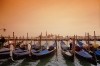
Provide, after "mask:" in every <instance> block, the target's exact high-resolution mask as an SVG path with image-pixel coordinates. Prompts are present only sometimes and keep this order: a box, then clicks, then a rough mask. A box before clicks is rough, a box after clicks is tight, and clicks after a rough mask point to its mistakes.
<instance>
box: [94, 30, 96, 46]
mask: <svg viewBox="0 0 100 66" xmlns="http://www.w3.org/2000/svg"><path fill="white" fill-rule="evenodd" d="M94 44H96V34H95V31H94Z"/></svg>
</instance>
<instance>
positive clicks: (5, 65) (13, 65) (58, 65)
mask: <svg viewBox="0 0 100 66" xmlns="http://www.w3.org/2000/svg"><path fill="white" fill-rule="evenodd" d="M35 43H36V42H35ZM48 43H49V45H50V44H53V43H54V42H53V41H48ZM57 43H58V48H59V49H58V52H57V54H58V56H57V57H56V55H54V56H53V57H47V58H43V59H40V60H33V59H21V60H16V61H14V62H11V61H9V60H7V59H4V61H3V62H2V63H1V61H0V66H94V65H92V64H90V63H89V62H86V61H84V60H79V59H77V58H76V57H75V62H71V61H68V60H66V59H64V58H63V56H62V55H61V51H60V42H57ZM65 43H66V44H67V42H66V41H65ZM91 43H93V41H91ZM97 43H98V44H100V41H98V42H97ZM33 44H34V42H33ZM43 44H45V41H42V45H43ZM57 59H58V61H57ZM98 66H100V61H98Z"/></svg>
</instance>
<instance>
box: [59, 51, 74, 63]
mask: <svg viewBox="0 0 100 66" xmlns="http://www.w3.org/2000/svg"><path fill="white" fill-rule="evenodd" d="M61 53H62V55H63V57H64V58H65V60H70V61H72V62H74V54H72V55H69V54H66V53H65V51H63V50H61Z"/></svg>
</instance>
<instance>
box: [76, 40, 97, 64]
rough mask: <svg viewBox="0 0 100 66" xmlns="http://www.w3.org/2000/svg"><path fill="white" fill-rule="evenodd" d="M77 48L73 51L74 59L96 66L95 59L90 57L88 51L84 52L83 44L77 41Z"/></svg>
mask: <svg viewBox="0 0 100 66" xmlns="http://www.w3.org/2000/svg"><path fill="white" fill-rule="evenodd" d="M76 43H77V46H76V49H75V54H76V57H77V58H79V59H83V60H86V61H88V62H90V63H92V64H94V65H97V62H96V59H95V58H94V56H93V55H91V54H90V53H89V52H88V51H86V50H84V48H83V43H82V42H81V41H77V42H76Z"/></svg>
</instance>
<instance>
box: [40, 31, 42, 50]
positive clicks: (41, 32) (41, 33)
mask: <svg viewBox="0 0 100 66" xmlns="http://www.w3.org/2000/svg"><path fill="white" fill-rule="evenodd" d="M41 39H42V32H41V35H40V48H41V50H42V45H41Z"/></svg>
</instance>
